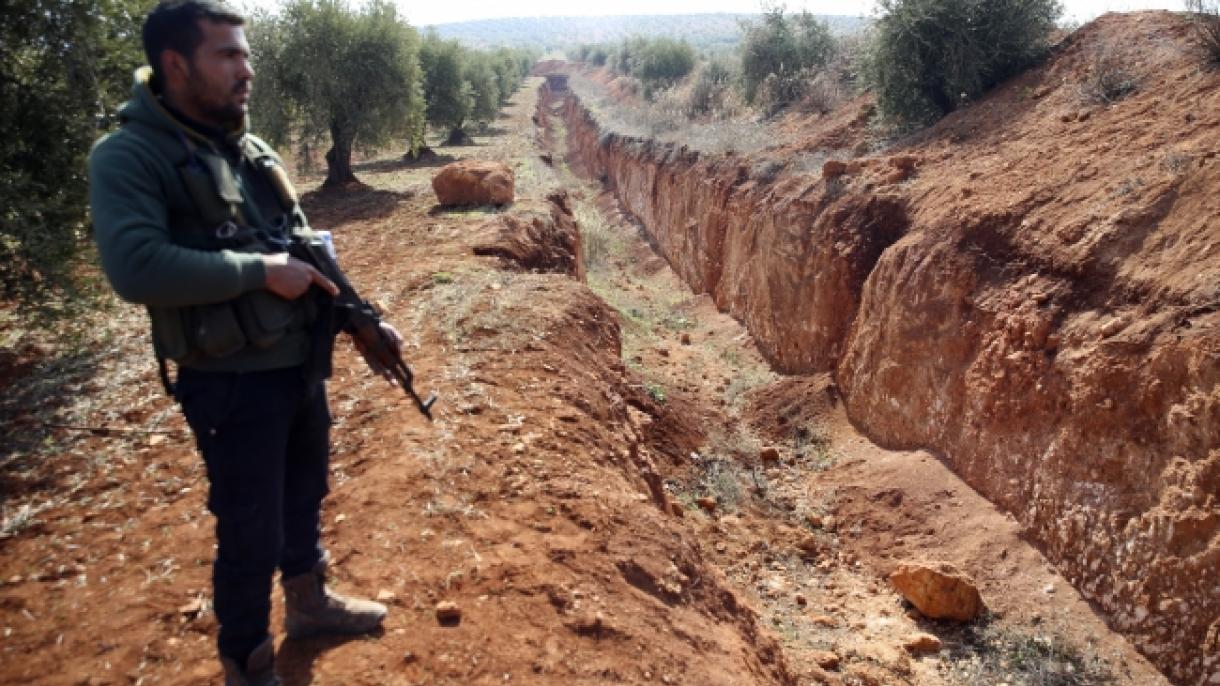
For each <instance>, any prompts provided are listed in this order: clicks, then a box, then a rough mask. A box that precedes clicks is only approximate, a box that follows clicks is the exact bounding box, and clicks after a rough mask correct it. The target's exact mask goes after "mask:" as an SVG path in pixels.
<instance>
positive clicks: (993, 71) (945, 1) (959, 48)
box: [864, 0, 1062, 125]
mask: <svg viewBox="0 0 1220 686" xmlns="http://www.w3.org/2000/svg"><path fill="white" fill-rule="evenodd" d="M878 5H879V7H880V8H881V10H882V16H881V18H880V19H878V20H877V24H876V28H875V32H874V34H873V37H872V41H871V43H870V45H869V48H868V50H867V54H866V58H865V63H864V76H865V79H866V80H867V81H868V84H869V85H870V86H871V88H872V89H873V91H874V92H875V93H876V95H877V105H878V108H879V110H880V112H881V114H882V115H883V116H884V117H886V118H887V119H890V120H892V121H895V122H898V123H902V124H908V125H909V124H924V123H928V122H931V121H934V120H935V119H937V118H939V117H941V116H943V115H945V114H948V113H949V112H952V111H953V110H954V109H956V108H957V107H958V106H959V105H960V104H962V103H963V102H965V101H968V100H972V99H974V98H977V97H979V96H980V95H982V94H983V93H984V92H986V91H987V90H988V89H990V88H992V87H993V86H995V85H997V84H998V83H1000V82H1001V81H1003V80H1004V79H1007V78H1008V77H1010V76H1013V75H1014V74H1017V73H1019V72H1020V71H1022V70H1024V69H1026V68H1028V67H1029V66H1030V65H1032V64H1033V63H1034V62H1036V61H1037V60H1038V59H1040V58H1041V57H1042V55H1043V54H1045V52H1046V50H1047V47H1048V40H1049V36H1050V33H1051V31H1052V30H1053V29H1054V27H1055V20H1056V19H1057V18H1058V17H1059V15H1060V12H1061V11H1062V8H1061V7H1060V5H1059V3H1058V2H1056V0H1022V1H1020V2H1018V1H1016V0H1005V1H1004V2H995V1H992V0H878Z"/></svg>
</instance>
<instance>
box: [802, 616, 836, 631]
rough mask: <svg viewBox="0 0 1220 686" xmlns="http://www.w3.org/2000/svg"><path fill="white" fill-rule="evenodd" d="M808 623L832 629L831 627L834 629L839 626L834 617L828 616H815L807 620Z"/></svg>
mask: <svg viewBox="0 0 1220 686" xmlns="http://www.w3.org/2000/svg"><path fill="white" fill-rule="evenodd" d="M809 623H810V624H817V625H818V626H824V627H827V628H833V627H836V626H838V625H839V622H838V620H836V619H835V618H834V617H831V616H830V615H815V616H813V617H810V618H809Z"/></svg>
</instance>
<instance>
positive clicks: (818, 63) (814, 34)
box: [741, 6, 835, 105]
mask: <svg viewBox="0 0 1220 686" xmlns="http://www.w3.org/2000/svg"><path fill="white" fill-rule="evenodd" d="M834 52H835V42H834V38H833V37H832V36H831V35H830V28H829V27H828V26H827V25H826V24H825V23H824V22H821V21H818V20H817V19H816V18H815V17H814V16H813V15H811V14H809V13H808V12H801V13H800V14H798V15H796V16H792V17H786V16H784V8H783V7H782V6H778V7H770V8H767V10H766V12H765V13H764V14H763V19H762V22H761V23H759V24H753V25H747V26H746V27H745V35H744V37H743V38H742V45H741V78H742V86H743V88H744V89H745V97H746V101H747V102H750V103H754V102H756V101H757V99H758V94H759V89H760V87H761V86H762V85H763V83H764V82H765V81H768V79H769V80H770V83H769V84H768V91H767V93H768V96H769V98H770V99H771V100H772V101H773V102H774V103H775V104H777V105H782V104H786V103H790V102H793V101H795V100H796V99H797V98H798V96H799V94H800V92H801V84H802V83H803V82H804V81H806V80H808V79H809V78H811V77H812V76H813V75H814V74H815V73H816V72H817V71H818V70H820V69H821V68H823V67H824V66H825V65H826V63H827V62H829V61H830V58H831V57H832V56H833V55H834Z"/></svg>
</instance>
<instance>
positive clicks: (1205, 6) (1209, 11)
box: [1186, 0, 1220, 64]
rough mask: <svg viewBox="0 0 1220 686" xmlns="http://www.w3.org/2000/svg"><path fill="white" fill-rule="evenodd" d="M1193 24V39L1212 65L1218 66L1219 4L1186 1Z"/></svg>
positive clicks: (1219, 48) (1198, 0)
mask: <svg viewBox="0 0 1220 686" xmlns="http://www.w3.org/2000/svg"><path fill="white" fill-rule="evenodd" d="M1186 11H1187V12H1190V13H1191V14H1192V18H1193V20H1194V23H1195V39H1196V40H1197V41H1198V43H1199V45H1200V46H1201V47H1202V48H1203V50H1204V52H1205V53H1206V54H1207V58H1208V59H1209V60H1210V61H1211V62H1212V63H1213V64H1220V2H1217V0H1186Z"/></svg>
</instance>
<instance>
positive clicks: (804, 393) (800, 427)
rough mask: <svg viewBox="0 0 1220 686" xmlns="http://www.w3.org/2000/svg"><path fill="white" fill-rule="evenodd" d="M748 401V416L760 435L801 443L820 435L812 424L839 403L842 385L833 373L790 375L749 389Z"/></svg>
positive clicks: (780, 441) (817, 423)
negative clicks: (840, 386)
mask: <svg viewBox="0 0 1220 686" xmlns="http://www.w3.org/2000/svg"><path fill="white" fill-rule="evenodd" d="M746 402H747V408H746V411H745V416H746V417H747V418H748V421H749V422H750V425H751V427H752V428H753V429H754V430H755V431H757V432H758V433H759V435H761V436H766V437H767V438H770V439H771V440H772V441H774V442H776V443H789V442H790V443H792V444H793V445H797V446H799V445H801V444H802V443H808V442H811V441H816V440H818V439H819V437H818V436H816V435H814V434H813V433H812V432H811V431H810V429H809V427H812V426H817V425H819V424H821V423H822V420H823V419H824V418H825V417H826V416H827V415H828V414H829V413H830V411H831V410H832V409H833V408H834V407H835V406H836V405H838V404H839V389H838V387H837V386H836V385H835V382H834V379H833V378H831V375H830V374H815V375H813V376H786V377H783V378H781V379H780V380H779V381H777V382H776V383H773V384H769V385H766V386H763V387H761V388H759V389H758V390H756V391H753V392H751V393H749V394H748V395H747V396H746Z"/></svg>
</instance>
